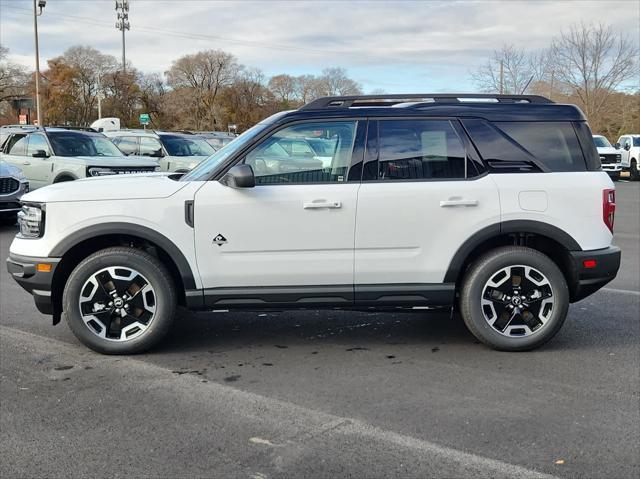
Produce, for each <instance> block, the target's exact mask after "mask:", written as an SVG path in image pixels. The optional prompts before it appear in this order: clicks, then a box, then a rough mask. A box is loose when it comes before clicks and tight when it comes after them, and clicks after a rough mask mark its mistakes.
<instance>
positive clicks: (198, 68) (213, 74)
mask: <svg viewBox="0 0 640 479" xmlns="http://www.w3.org/2000/svg"><path fill="white" fill-rule="evenodd" d="M240 68H241V66H240V65H239V64H238V62H237V61H236V58H235V57H234V56H233V55H231V54H229V53H225V52H223V51H221V50H205V51H202V52H198V53H196V54H193V55H185V56H183V57H181V58H179V59H178V60H176V61H174V62H173V64H172V65H171V69H170V70H169V71H168V72H167V80H168V82H169V85H170V86H171V87H173V88H188V89H190V90H191V92H192V95H193V105H192V107H193V113H194V114H195V120H196V128H198V129H199V128H202V127H203V126H204V125H205V124H209V125H211V124H213V123H215V122H216V98H217V96H218V94H219V93H220V91H221V89H222V88H224V87H225V86H228V85H231V84H232V83H233V81H234V79H235V78H236V76H237V74H238V72H239V71H240Z"/></svg>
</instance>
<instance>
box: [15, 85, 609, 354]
mask: <svg viewBox="0 0 640 479" xmlns="http://www.w3.org/2000/svg"><path fill="white" fill-rule="evenodd" d="M469 100H470V101H469ZM300 140H304V141H306V142H307V143H309V144H314V143H317V145H316V148H317V149H318V150H322V155H321V156H318V155H314V154H313V153H310V152H305V151H304V149H303V150H302V153H298V152H297V150H296V149H294V148H291V149H289V150H287V149H286V148H285V146H288V145H290V144H291V143H292V142H295V141H300ZM318 142H320V143H318ZM283 145H285V146H283ZM283 150H284V152H283ZM314 151H315V150H314ZM316 153H317V151H316ZM23 202H24V209H23V211H22V213H21V214H20V220H19V224H20V232H19V234H18V235H17V236H16V238H15V240H14V241H13V243H12V245H11V248H10V257H9V259H8V262H7V264H8V269H9V272H10V273H11V274H12V275H13V277H14V278H15V280H16V281H17V282H18V283H20V284H21V285H22V286H23V287H24V288H25V289H26V290H27V291H29V292H31V294H32V295H33V297H34V299H35V302H36V305H37V307H38V309H39V310H40V311H41V312H44V313H47V314H52V315H53V318H54V320H53V321H54V324H56V323H57V322H58V321H59V320H60V318H61V315H62V313H64V315H65V317H66V320H67V323H68V324H69V326H70V328H71V329H72V331H73V332H74V333H75V335H76V336H77V337H78V338H79V339H80V340H81V341H82V342H83V343H84V344H86V345H87V346H89V347H90V348H92V349H94V350H96V351H100V352H103V353H110V354H124V353H134V352H138V351H142V350H145V349H147V348H149V347H151V346H152V345H154V344H156V343H157V342H158V341H159V340H160V339H162V338H163V337H164V336H165V335H166V334H167V332H168V331H169V328H170V326H171V324H172V322H173V319H174V313H175V309H176V305H178V304H180V305H183V306H185V307H187V308H190V309H193V310H236V309H245V310H246V309H250V310H264V309H270V308H275V309H283V308H300V309H321V308H326V309H329V308H330V309H335V308H343V309H358V310H362V309H364V310H392V311H398V310H403V309H404V310H415V309H419V310H423V309H431V308H456V309H457V308H459V311H460V313H461V315H462V318H463V319H464V321H465V323H466V324H467V326H468V327H469V329H470V330H471V332H472V333H473V334H474V335H475V336H476V337H477V338H478V339H480V340H481V341H483V342H485V343H486V344H488V345H490V346H491V347H494V348H497V349H502V350H511V351H515V350H527V349H532V348H535V347H537V346H540V345H541V344H543V343H545V342H546V341H548V340H549V339H551V338H552V337H553V336H554V335H555V334H556V333H557V332H558V330H559V329H560V327H561V326H562V324H563V322H564V320H565V318H566V316H567V311H568V308H569V303H571V302H575V301H579V300H580V299H582V298H584V297H585V296H588V295H589V294H591V293H593V292H594V291H596V290H598V289H599V288H600V287H602V286H603V285H605V284H606V283H608V282H609V281H611V280H612V279H613V278H614V277H615V276H616V273H617V271H618V267H619V264H620V250H619V249H618V248H616V247H615V246H611V240H612V235H613V221H614V211H615V191H614V187H613V183H612V181H611V179H610V178H609V177H608V176H607V174H606V173H605V172H603V171H602V170H601V166H600V160H599V157H598V153H597V151H596V148H595V146H594V143H593V139H592V137H591V132H590V131H589V127H588V126H587V123H586V121H585V118H584V116H583V115H582V113H581V112H580V110H579V109H578V108H576V107H575V106H572V105H559V104H554V103H552V102H551V101H549V100H547V99H545V98H542V97H536V96H507V95H504V96H500V95H499V96H490V95H489V96H487V95H442V94H437V95H427V94H424V95H381V96H364V97H331V98H324V99H320V100H316V101H314V102H312V103H310V104H308V105H306V106H304V107H303V108H301V109H299V110H297V111H291V112H284V113H280V114H277V115H274V116H272V117H270V118H267V119H266V120H264V121H262V122H261V123H259V124H257V125H255V126H254V127H253V128H251V129H250V130H248V131H247V132H245V133H244V134H243V135H241V136H239V137H238V138H237V139H236V140H234V141H233V142H232V143H230V144H229V145H227V146H226V147H225V148H223V149H221V150H219V151H218V152H217V153H216V154H215V155H213V156H212V157H210V158H209V159H208V160H206V161H205V162H203V163H201V164H200V165H199V166H198V167H196V168H195V169H194V170H192V171H191V172H190V173H188V174H186V175H182V176H179V175H166V176H163V175H149V176H134V177H131V178H119V179H118V180H115V179H111V178H108V177H106V178H98V179H89V180H82V181H78V182H76V184H74V185H73V188H69V187H66V185H57V186H56V187H48V188H42V189H40V190H38V191H36V192H33V193H29V194H27V195H25V197H24V198H23Z"/></svg>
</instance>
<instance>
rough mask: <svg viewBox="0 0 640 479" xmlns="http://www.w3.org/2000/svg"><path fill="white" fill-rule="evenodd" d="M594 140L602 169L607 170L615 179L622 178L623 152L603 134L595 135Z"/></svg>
mask: <svg viewBox="0 0 640 479" xmlns="http://www.w3.org/2000/svg"><path fill="white" fill-rule="evenodd" d="M593 142H594V143H595V144H596V148H597V149H598V155H600V163H602V171H606V172H607V174H608V175H609V176H610V177H611V179H612V180H613V181H618V180H619V179H620V173H622V163H621V161H622V154H621V153H620V150H619V149H618V148H614V147H613V146H612V145H611V143H609V140H607V139H606V138H605V137H604V136H602V135H593Z"/></svg>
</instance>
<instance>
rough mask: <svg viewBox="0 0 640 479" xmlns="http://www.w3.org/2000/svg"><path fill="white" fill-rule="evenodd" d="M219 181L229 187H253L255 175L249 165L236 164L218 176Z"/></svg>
mask: <svg viewBox="0 0 640 479" xmlns="http://www.w3.org/2000/svg"><path fill="white" fill-rule="evenodd" d="M220 183H222V184H223V185H225V186H229V187H230V188H253V187H254V186H256V177H255V176H254V175H253V168H251V165H236V166H234V167H233V168H231V169H230V170H229V171H227V173H226V174H225V175H224V176H223V177H222V178H220Z"/></svg>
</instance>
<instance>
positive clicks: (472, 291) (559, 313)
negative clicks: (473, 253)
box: [460, 246, 569, 351]
mask: <svg viewBox="0 0 640 479" xmlns="http://www.w3.org/2000/svg"><path fill="white" fill-rule="evenodd" d="M568 309H569V290H568V287H567V283H566V280H565V278H564V275H563V274H562V272H561V271H560V269H559V268H558V266H557V265H556V264H555V263H554V262H553V261H552V260H551V259H550V258H549V257H548V256H546V255H544V254H542V253H540V252H539V251H537V250H534V249H531V248H525V247H520V246H507V247H501V248H496V249H494V250H492V251H490V252H488V253H486V254H485V255H484V256H482V257H481V258H479V259H478V260H477V261H476V262H475V263H474V264H473V265H471V267H470V268H469V270H468V271H467V273H466V275H465V277H464V280H463V283H462V288H461V292H460V311H461V314H462V318H463V319H464V322H465V324H466V325H467V327H468V328H469V330H470V331H471V333H472V334H473V335H474V336H475V337H476V338H478V339H479V340H480V341H482V342H483V343H485V344H487V345H488V346H490V347H492V348H494V349H498V350H503V351H527V350H531V349H534V348H537V347H539V346H541V345H543V344H544V343H546V342H547V341H549V340H550V339H551V338H552V337H553V336H555V334H556V333H557V332H558V331H559V330H560V328H561V327H562V324H563V323H564V320H565V318H566V316H567V312H568Z"/></svg>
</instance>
